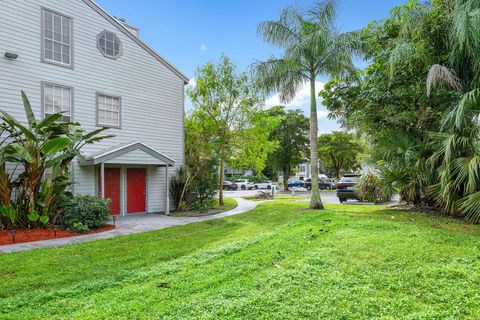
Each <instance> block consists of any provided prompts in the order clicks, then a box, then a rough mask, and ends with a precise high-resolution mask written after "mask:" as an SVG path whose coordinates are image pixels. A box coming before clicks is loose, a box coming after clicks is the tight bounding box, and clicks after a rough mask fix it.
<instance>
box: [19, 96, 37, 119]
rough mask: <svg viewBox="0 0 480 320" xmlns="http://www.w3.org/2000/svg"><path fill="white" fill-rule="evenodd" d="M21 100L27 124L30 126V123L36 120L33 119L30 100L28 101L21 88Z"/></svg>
mask: <svg viewBox="0 0 480 320" xmlns="http://www.w3.org/2000/svg"><path fill="white" fill-rule="evenodd" d="M22 100H23V107H24V108H25V114H26V116H27V121H28V124H29V125H30V127H32V124H34V123H35V122H36V121H37V120H36V119H35V115H34V114H33V111H32V106H31V105H30V101H28V98H27V95H26V93H25V91H23V90H22Z"/></svg>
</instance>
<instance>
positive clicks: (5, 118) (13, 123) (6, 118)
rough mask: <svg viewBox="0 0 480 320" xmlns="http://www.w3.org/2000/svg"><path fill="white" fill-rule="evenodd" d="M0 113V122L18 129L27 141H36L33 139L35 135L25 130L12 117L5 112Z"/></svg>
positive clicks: (0, 111)
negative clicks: (0, 116)
mask: <svg viewBox="0 0 480 320" xmlns="http://www.w3.org/2000/svg"><path fill="white" fill-rule="evenodd" d="M0 113H1V114H2V116H3V117H2V118H3V119H2V120H3V121H5V122H7V123H8V124H9V125H10V126H12V127H17V128H18V129H20V131H21V132H22V133H23V134H24V135H25V137H26V138H27V139H29V140H33V141H36V140H37V138H36V137H35V134H33V133H32V132H31V131H30V130H29V129H27V128H25V127H24V126H23V125H22V124H21V123H20V122H18V121H17V120H16V119H15V118H14V117H12V116H11V115H10V114H8V113H7V112H5V111H3V110H0Z"/></svg>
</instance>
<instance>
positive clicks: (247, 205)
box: [0, 198, 262, 253]
mask: <svg viewBox="0 0 480 320" xmlns="http://www.w3.org/2000/svg"><path fill="white" fill-rule="evenodd" d="M235 200H236V201H237V203H238V205H237V207H236V208H235V209H232V210H230V211H226V212H222V213H218V214H214V215H210V216H205V217H171V216H165V215H160V214H138V215H130V216H125V217H119V218H117V221H116V228H115V229H114V230H111V231H106V232H102V233H94V234H87V235H84V236H76V237H70V238H59V239H51V240H43V241H36V242H27V243H18V244H11V245H6V246H0V253H9V252H17V251H25V250H31V249H39V248H51V247H59V246H63V245H67V244H72V243H80V242H86V241H92V240H97V239H106V238H113V237H117V236H121V235H127V234H134V233H140V232H146V231H151V230H158V229H164V228H168V227H173V226H180V225H184V224H188V223H193V222H200V221H206V220H211V219H217V218H223V217H228V216H233V215H236V214H240V213H244V212H247V211H250V210H252V209H253V208H255V207H256V206H257V205H258V204H260V203H261V202H262V201H250V200H246V199H242V198H236V199H235Z"/></svg>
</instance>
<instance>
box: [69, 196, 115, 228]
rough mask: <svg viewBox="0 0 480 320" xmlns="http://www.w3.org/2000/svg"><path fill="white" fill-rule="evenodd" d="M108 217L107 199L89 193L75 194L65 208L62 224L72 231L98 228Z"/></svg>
mask: <svg viewBox="0 0 480 320" xmlns="http://www.w3.org/2000/svg"><path fill="white" fill-rule="evenodd" d="M109 219H110V210H109V206H108V200H106V199H102V198H98V197H95V196H91V195H81V196H75V197H74V198H73V199H72V201H71V203H70V204H69V205H68V206H67V207H66V208H65V212H64V213H63V215H62V226H63V227H64V228H66V229H69V230H71V231H74V232H85V231H88V230H93V229H98V228H100V227H101V226H103V225H104V224H105V223H106V222H107V221H108V220H109Z"/></svg>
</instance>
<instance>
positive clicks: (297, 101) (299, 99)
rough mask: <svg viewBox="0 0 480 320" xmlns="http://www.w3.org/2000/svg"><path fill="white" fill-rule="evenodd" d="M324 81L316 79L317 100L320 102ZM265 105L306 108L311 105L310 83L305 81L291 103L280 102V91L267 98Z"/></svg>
mask: <svg viewBox="0 0 480 320" xmlns="http://www.w3.org/2000/svg"><path fill="white" fill-rule="evenodd" d="M323 85H324V83H323V82H321V81H315V90H316V91H317V92H316V96H317V102H320V101H321V100H320V99H319V98H318V93H319V92H320V91H321V90H322V89H323ZM265 105H266V106H267V107H273V106H279V105H284V106H286V107H289V108H300V109H304V108H305V107H306V106H309V105H310V83H308V82H307V83H305V84H304V85H303V86H302V88H300V90H299V91H298V92H297V94H296V95H295V97H294V98H293V100H292V101H290V102H289V103H286V104H283V103H280V98H279V95H278V93H277V94H276V95H274V96H273V97H271V98H270V99H267V100H266V101H265Z"/></svg>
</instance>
